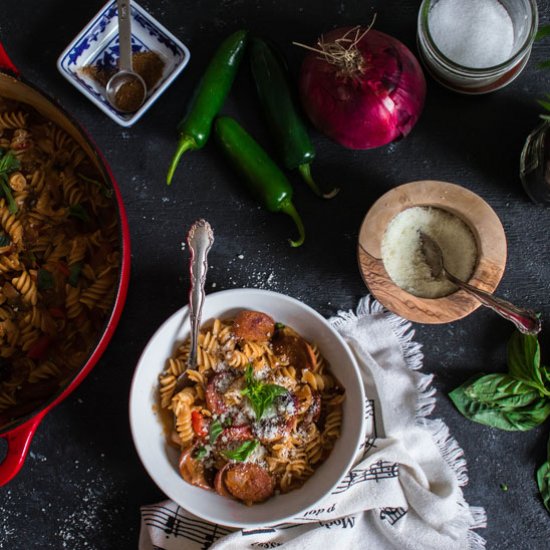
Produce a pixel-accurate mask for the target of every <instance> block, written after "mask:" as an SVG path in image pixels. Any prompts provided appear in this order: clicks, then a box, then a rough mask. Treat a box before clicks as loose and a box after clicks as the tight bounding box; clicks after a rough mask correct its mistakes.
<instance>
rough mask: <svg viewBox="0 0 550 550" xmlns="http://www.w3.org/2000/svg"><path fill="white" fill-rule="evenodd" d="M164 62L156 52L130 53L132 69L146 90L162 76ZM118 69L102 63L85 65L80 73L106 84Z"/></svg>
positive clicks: (153, 85) (152, 86) (150, 88)
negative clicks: (141, 79) (143, 82)
mask: <svg viewBox="0 0 550 550" xmlns="http://www.w3.org/2000/svg"><path fill="white" fill-rule="evenodd" d="M164 66H165V63H164V61H163V60H162V59H161V57H160V56H159V55H158V54H157V53H156V52H152V51H150V52H136V53H134V54H132V67H133V70H134V71H135V72H136V73H137V74H139V76H141V78H143V80H144V81H145V84H146V85H147V90H148V91H149V90H152V89H153V88H154V87H155V86H156V84H157V82H158V81H159V80H160V79H161V78H162V72H163V70H164ZM117 70H118V68H117V67H113V66H110V65H109V66H104V65H99V64H98V65H86V66H85V67H83V68H82V73H83V74H85V75H86V76H88V77H90V78H92V79H93V80H95V81H96V82H97V83H98V84H101V85H102V86H106V85H107V82H108V81H109V78H111V76H113V74H115V72H116V71H117Z"/></svg>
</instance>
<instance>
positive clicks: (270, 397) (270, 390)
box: [241, 365, 287, 420]
mask: <svg viewBox="0 0 550 550" xmlns="http://www.w3.org/2000/svg"><path fill="white" fill-rule="evenodd" d="M244 377H245V382H246V387H245V388H244V389H243V390H241V395H244V396H246V397H248V400H249V401H250V404H251V405H252V409H253V410H254V414H255V416H256V420H260V419H261V418H262V416H263V415H264V413H265V411H266V409H267V408H268V407H269V406H270V405H271V404H272V403H273V401H274V400H275V398H276V397H277V396H279V395H282V394H284V393H286V392H287V390H286V388H283V387H282V386H277V385H276V384H263V383H262V382H261V381H259V380H256V379H255V378H254V369H253V368H252V366H251V365H248V367H247V368H246V371H245V374H244Z"/></svg>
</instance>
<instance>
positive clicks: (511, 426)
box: [449, 377, 550, 431]
mask: <svg viewBox="0 0 550 550" xmlns="http://www.w3.org/2000/svg"><path fill="white" fill-rule="evenodd" d="M478 378H481V377H476V379H478ZM476 379H472V380H469V381H468V382H466V383H465V384H463V385H462V386H459V387H458V388H456V389H454V390H453V391H452V392H451V393H449V397H450V398H451V400H452V402H453V403H454V405H455V406H456V408H457V409H458V410H459V411H460V413H461V414H463V415H464V416H465V417H466V418H468V419H470V420H473V421H474V422H478V423H480V424H485V425H486V426H492V427H493V428H499V429H501V430H507V431H525V430H530V429H532V428H534V427H535V426H539V425H540V424H542V423H543V422H544V421H545V420H546V419H547V418H548V416H549V415H550V401H549V400H548V399H546V398H539V399H537V400H535V401H532V402H531V403H529V404H527V405H525V406H518V407H513V408H512V407H509V406H504V407H499V406H498V401H496V402H492V403H488V402H482V401H479V400H477V399H475V398H473V397H472V396H471V395H468V393H467V392H466V388H468V387H470V386H472V385H473V384H474V382H475V380H476Z"/></svg>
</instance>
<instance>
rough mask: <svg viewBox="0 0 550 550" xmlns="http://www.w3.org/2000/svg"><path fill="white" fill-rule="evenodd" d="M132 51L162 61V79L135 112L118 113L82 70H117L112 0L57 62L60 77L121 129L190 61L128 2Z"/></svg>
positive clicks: (163, 31)
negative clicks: (154, 56) (146, 54)
mask: <svg viewBox="0 0 550 550" xmlns="http://www.w3.org/2000/svg"><path fill="white" fill-rule="evenodd" d="M130 8H131V9H130V11H131V25H132V52H133V53H137V52H149V51H151V52H155V53H157V54H158V55H159V57H160V58H161V59H162V61H164V69H163V72H162V76H161V78H160V79H159V81H158V82H157V83H156V85H155V86H154V88H153V89H152V90H148V91H147V97H146V98H145V102H144V103H143V105H142V106H141V107H140V109H139V110H138V111H136V112H135V113H130V114H125V113H119V112H118V111H117V110H116V109H114V108H113V107H111V105H110V104H109V102H108V101H107V99H106V97H105V87H104V86H102V85H101V84H99V83H98V82H96V81H95V80H94V79H93V78H92V77H91V76H90V75H88V74H86V72H85V71H83V69H84V67H86V66H90V65H96V66H100V67H103V68H109V67H117V65H118V57H119V46H118V17H117V6H116V0H111V1H109V2H107V4H105V6H103V8H101V10H100V11H99V13H98V14H97V15H96V16H95V17H94V18H93V19H92V20H91V21H90V23H88V25H87V26H86V27H85V28H84V30H83V31H82V32H81V33H80V34H79V35H78V36H77V37H76V38H75V39H74V40H73V42H71V44H69V46H68V47H67V48H66V50H65V51H64V52H63V53H62V54H61V55H60V57H59V59H58V60H57V68H58V69H59V71H60V72H61V74H62V75H63V76H64V77H65V78H66V79H67V80H68V81H69V82H70V83H71V84H72V85H73V86H75V87H76V88H78V89H79V90H80V91H81V92H82V93H83V94H84V95H85V96H87V97H88V98H89V99H90V100H91V101H93V102H94V103H95V104H96V105H97V106H98V107H99V108H100V109H101V110H102V111H103V112H104V113H105V114H106V115H107V116H109V117H110V118H112V119H113V120H114V121H115V122H117V123H118V124H120V125H121V126H126V127H127V126H132V124H134V123H135V122H137V121H138V120H139V119H140V118H141V117H142V116H143V114H144V113H145V112H146V111H147V109H149V107H151V105H152V104H153V103H154V102H155V101H156V99H157V98H158V97H159V96H160V95H161V94H162V92H163V91H164V90H165V89H166V88H167V87H168V86H169V85H170V84H171V82H172V81H173V80H174V79H175V78H176V77H177V76H178V75H179V73H180V72H181V71H182V70H183V69H184V67H185V66H186V65H187V63H188V62H189V57H190V54H189V50H188V49H187V48H186V46H185V45H184V44H183V43H182V42H180V41H179V40H178V39H177V38H176V37H175V36H174V35H173V34H172V33H170V32H169V31H168V30H167V29H166V28H165V27H164V26H163V25H161V24H160V23H159V22H158V21H156V20H155V19H154V18H153V17H151V15H149V14H148V13H147V12H146V11H145V10H144V9H143V8H142V7H141V6H139V5H138V4H136V3H135V2H134V1H132V2H131V6H130Z"/></svg>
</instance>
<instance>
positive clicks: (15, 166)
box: [0, 151, 21, 176]
mask: <svg viewBox="0 0 550 550" xmlns="http://www.w3.org/2000/svg"><path fill="white" fill-rule="evenodd" d="M0 154H1V157H0V174H1V175H4V176H8V175H9V174H10V173H11V172H14V171H15V170H19V168H21V163H20V162H19V159H18V158H17V157H16V156H15V155H14V154H13V153H12V152H11V151H8V152H7V153H6V152H5V151H2V152H1V153H0Z"/></svg>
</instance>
